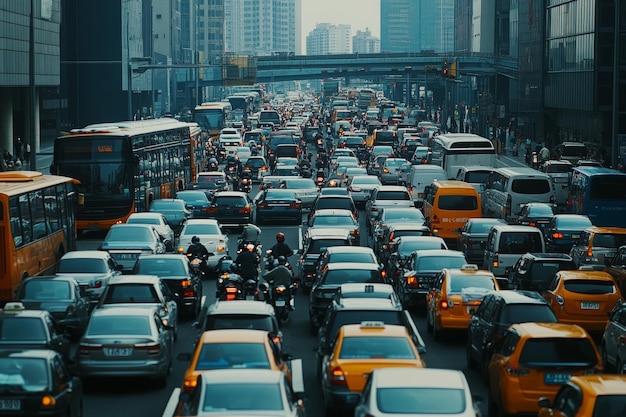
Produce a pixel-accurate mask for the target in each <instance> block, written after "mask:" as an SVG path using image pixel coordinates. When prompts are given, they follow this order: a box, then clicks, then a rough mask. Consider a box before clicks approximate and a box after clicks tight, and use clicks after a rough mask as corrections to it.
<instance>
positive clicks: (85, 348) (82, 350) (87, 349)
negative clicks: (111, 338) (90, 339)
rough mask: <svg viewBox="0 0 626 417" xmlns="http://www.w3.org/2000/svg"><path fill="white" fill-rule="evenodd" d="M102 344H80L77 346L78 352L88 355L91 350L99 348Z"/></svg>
mask: <svg viewBox="0 0 626 417" xmlns="http://www.w3.org/2000/svg"><path fill="white" fill-rule="evenodd" d="M101 349H102V345H90V344H82V343H81V344H80V346H78V353H79V354H80V355H88V354H89V352H91V351H92V350H101Z"/></svg>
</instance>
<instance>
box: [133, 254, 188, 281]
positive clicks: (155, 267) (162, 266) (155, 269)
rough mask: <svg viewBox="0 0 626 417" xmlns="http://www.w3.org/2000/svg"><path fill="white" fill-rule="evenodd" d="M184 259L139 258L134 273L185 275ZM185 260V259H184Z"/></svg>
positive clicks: (165, 275)
mask: <svg viewBox="0 0 626 417" xmlns="http://www.w3.org/2000/svg"><path fill="white" fill-rule="evenodd" d="M183 261H184V260H181V259H176V258H173V259H150V258H139V260H137V266H136V267H135V268H136V270H135V273H136V274H145V275H156V276H159V277H162V278H168V277H177V276H178V277H180V276H183V275H187V271H186V270H185V266H184V264H183ZM185 262H186V261H185Z"/></svg>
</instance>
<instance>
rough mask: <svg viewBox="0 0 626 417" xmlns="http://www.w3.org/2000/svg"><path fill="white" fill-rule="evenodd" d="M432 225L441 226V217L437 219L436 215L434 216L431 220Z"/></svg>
mask: <svg viewBox="0 0 626 417" xmlns="http://www.w3.org/2000/svg"><path fill="white" fill-rule="evenodd" d="M431 223H434V224H439V217H437V215H436V214H435V215H434V216H433V219H432V220H431Z"/></svg>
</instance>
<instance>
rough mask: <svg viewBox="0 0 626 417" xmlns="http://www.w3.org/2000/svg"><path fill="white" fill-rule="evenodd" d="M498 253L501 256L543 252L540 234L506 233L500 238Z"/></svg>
mask: <svg viewBox="0 0 626 417" xmlns="http://www.w3.org/2000/svg"><path fill="white" fill-rule="evenodd" d="M498 252H499V253H501V254H524V253H526V252H530V253H540V252H543V246H542V244H541V235H540V234H539V232H504V233H502V235H501V236H500V245H499V247H498Z"/></svg>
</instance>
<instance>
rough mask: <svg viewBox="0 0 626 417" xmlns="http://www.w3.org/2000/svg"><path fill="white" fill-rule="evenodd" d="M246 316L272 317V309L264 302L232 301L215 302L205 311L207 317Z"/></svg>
mask: <svg viewBox="0 0 626 417" xmlns="http://www.w3.org/2000/svg"><path fill="white" fill-rule="evenodd" d="M221 314H246V315H266V316H273V315H274V308H273V307H272V306H271V305H269V304H267V303H266V302H264V301H251V300H232V301H228V302H223V301H216V302H215V303H213V304H211V305H210V306H209V308H208V310H207V315H221Z"/></svg>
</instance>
